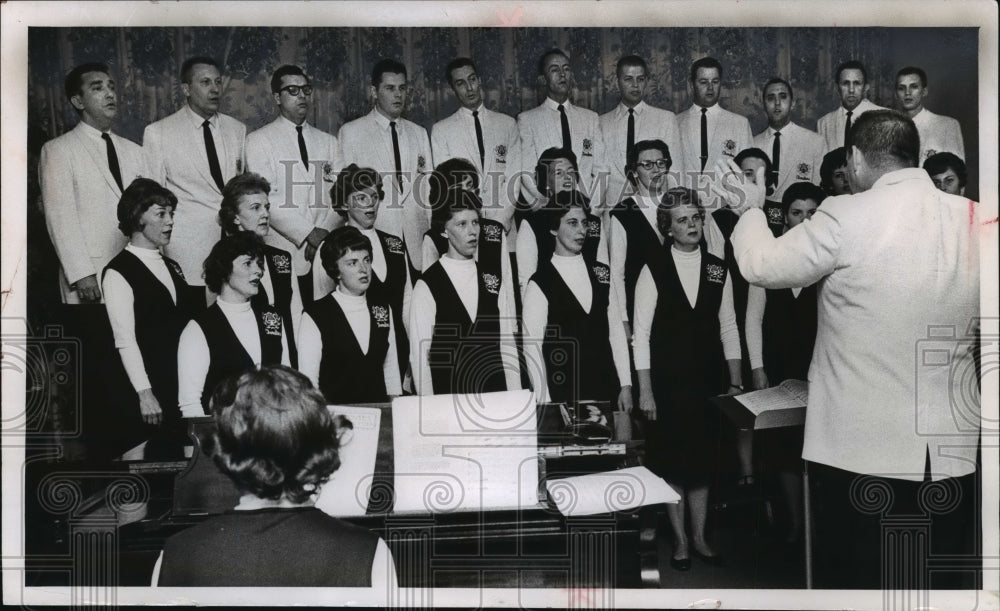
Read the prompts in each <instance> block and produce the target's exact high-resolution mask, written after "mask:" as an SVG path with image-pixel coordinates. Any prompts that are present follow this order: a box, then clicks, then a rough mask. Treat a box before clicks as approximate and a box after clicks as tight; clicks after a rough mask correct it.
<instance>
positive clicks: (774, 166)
mask: <svg viewBox="0 0 1000 611" xmlns="http://www.w3.org/2000/svg"><path fill="white" fill-rule="evenodd" d="M780 165H781V132H774V144H772V145H771V176H772V177H773V178H772V181H773V183H774V184H775V185H777V184H778V166H780Z"/></svg>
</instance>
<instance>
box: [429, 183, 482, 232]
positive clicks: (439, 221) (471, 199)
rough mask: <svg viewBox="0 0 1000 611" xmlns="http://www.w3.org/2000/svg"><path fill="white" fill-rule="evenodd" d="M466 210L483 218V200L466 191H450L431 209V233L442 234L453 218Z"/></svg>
mask: <svg viewBox="0 0 1000 611" xmlns="http://www.w3.org/2000/svg"><path fill="white" fill-rule="evenodd" d="M465 210H472V211H474V212H475V213H476V214H477V215H479V216H482V210H483V200H481V199H479V196H478V195H476V194H475V193H473V192H471V191H466V190H465V189H448V190H447V191H446V192H445V193H444V194H443V195H442V197H441V201H439V202H437V203H436V204H435V205H434V207H433V208H432V209H431V231H432V232H434V233H437V234H440V233H441V232H442V231H444V226H445V225H446V224H447V223H448V221H450V220H451V218H452V217H453V216H455V215H456V214H458V213H459V212H462V211H465Z"/></svg>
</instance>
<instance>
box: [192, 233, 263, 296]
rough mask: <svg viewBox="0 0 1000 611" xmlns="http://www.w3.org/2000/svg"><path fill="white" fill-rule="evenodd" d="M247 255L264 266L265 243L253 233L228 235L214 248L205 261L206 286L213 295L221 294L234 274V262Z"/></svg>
mask: <svg viewBox="0 0 1000 611" xmlns="http://www.w3.org/2000/svg"><path fill="white" fill-rule="evenodd" d="M243 255H247V256H248V257H250V258H251V259H256V260H257V261H258V262H259V263H260V264H261V267H263V265H264V242H263V241H261V239H260V238H259V237H258V236H257V234H256V233H254V232H252V231H239V232H237V233H234V234H232V235H227V236H226V237H224V238H222V239H221V240H219V241H218V242H216V243H215V246H213V247H212V250H211V251H210V252H209V253H208V257H207V258H206V259H205V266H204V268H205V272H204V277H205V286H207V287H208V288H209V289H211V291H212V292H213V293H216V294H218V293H221V292H222V285H223V284H225V283H226V281H227V280H229V277H230V276H231V275H232V273H233V261H235V260H236V259H237V258H238V257H242V256H243Z"/></svg>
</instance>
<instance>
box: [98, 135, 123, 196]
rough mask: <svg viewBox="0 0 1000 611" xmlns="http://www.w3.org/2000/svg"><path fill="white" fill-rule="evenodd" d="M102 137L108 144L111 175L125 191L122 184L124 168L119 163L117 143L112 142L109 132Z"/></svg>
mask: <svg viewBox="0 0 1000 611" xmlns="http://www.w3.org/2000/svg"><path fill="white" fill-rule="evenodd" d="M101 138H102V139H103V140H104V144H105V145H107V147H106V148H107V149H108V167H109V168H111V175H112V176H114V177H115V182H116V183H118V188H119V189H121V190H122V191H124V190H125V186H124V185H123V184H122V169H121V166H119V165H118V154H117V153H115V145H114V143H113V142H111V136H109V135H108V134H106V133H104V134H101Z"/></svg>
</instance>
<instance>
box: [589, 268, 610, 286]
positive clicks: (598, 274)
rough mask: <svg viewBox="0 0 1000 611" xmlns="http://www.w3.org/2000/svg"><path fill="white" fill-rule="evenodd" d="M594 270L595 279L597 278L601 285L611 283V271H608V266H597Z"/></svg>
mask: <svg viewBox="0 0 1000 611" xmlns="http://www.w3.org/2000/svg"><path fill="white" fill-rule="evenodd" d="M593 270H594V278H597V281H598V282H600V283H601V284H610V283H611V271H610V270H608V266H606V265H595V266H594V267H593Z"/></svg>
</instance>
